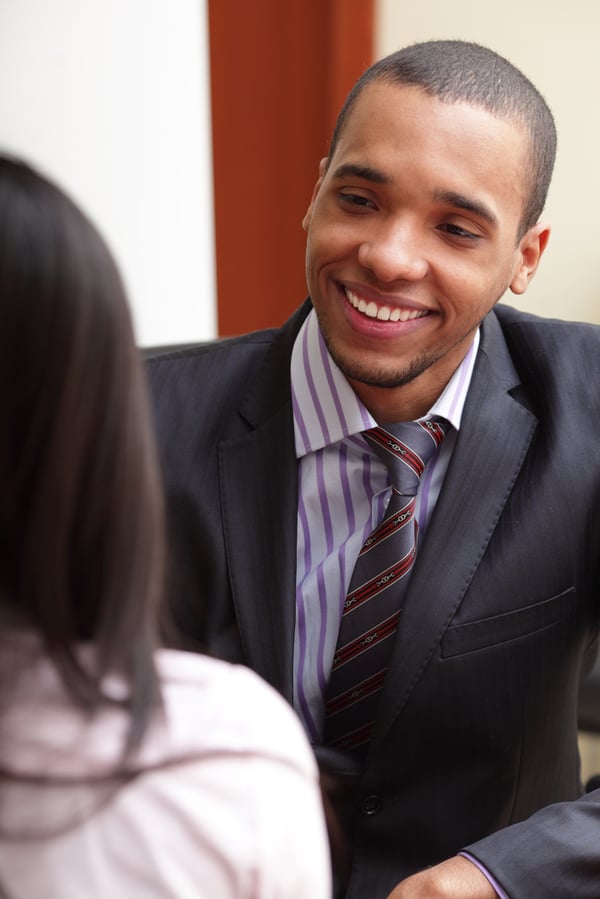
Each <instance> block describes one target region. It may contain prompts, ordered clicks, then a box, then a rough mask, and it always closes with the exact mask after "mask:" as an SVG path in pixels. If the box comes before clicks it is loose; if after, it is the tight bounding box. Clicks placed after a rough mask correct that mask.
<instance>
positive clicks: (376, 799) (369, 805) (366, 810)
mask: <svg viewBox="0 0 600 899" xmlns="http://www.w3.org/2000/svg"><path fill="white" fill-rule="evenodd" d="M381 804H382V803H381V797H380V796H376V795H375V794H373V795H372V796H367V797H366V798H365V799H363V801H362V802H361V805H360V810H361V813H362V814H363V815H365V817H368V818H369V817H371V815H376V814H377V812H379V811H381Z"/></svg>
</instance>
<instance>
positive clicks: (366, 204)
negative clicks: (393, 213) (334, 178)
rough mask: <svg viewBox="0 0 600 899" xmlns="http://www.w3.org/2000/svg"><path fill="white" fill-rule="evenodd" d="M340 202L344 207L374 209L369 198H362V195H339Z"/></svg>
mask: <svg viewBox="0 0 600 899" xmlns="http://www.w3.org/2000/svg"><path fill="white" fill-rule="evenodd" d="M340 200H341V202H342V203H343V204H344V205H346V206H352V207H355V208H356V207H357V208H359V209H374V208H375V204H374V203H373V201H372V200H371V199H369V197H364V196H363V195H362V194H349V193H341V194H340Z"/></svg>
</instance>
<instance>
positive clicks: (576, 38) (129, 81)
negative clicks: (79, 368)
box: [0, 0, 600, 345]
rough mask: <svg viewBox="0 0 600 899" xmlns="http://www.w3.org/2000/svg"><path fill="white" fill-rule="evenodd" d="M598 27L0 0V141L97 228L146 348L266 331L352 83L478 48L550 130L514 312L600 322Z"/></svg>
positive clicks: (373, 8) (218, 3)
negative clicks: (405, 59) (500, 58)
mask: <svg viewBox="0 0 600 899" xmlns="http://www.w3.org/2000/svg"><path fill="white" fill-rule="evenodd" d="M599 30H600V6H599V7H598V8H596V6H595V5H593V4H590V3H589V2H588V0H571V2H570V3H569V4H564V3H559V2H558V0H544V2H542V0H528V2H527V3H526V4H523V3H522V2H521V0H504V2H503V3H502V4H501V5H498V4H497V5H495V6H494V5H492V6H490V5H489V4H480V3H475V2H473V0H464V2H463V3H461V4H459V5H458V6H457V5H456V4H447V3H445V2H441V0H429V2H427V3H426V4H417V3H407V2H402V3H401V2H399V0H253V3H251V4H248V3H246V2H244V0H175V2H173V0H52V3H48V2H47V0H0V146H1V147H2V149H4V150H7V149H8V150H11V151H12V152H15V153H17V154H20V155H23V156H25V157H26V158H28V159H29V160H31V161H32V162H34V163H36V164H37V165H38V166H40V167H41V168H43V169H44V170H45V171H46V172H47V173H48V174H50V175H51V176H52V177H53V178H55V179H57V180H58V181H59V182H60V183H61V184H62V185H63V186H64V187H66V188H67V190H69V191H70V192H71V193H72V194H73V195H74V196H75V198H76V199H77V200H78V201H79V202H80V203H81V204H82V205H83V206H84V208H86V209H87V210H88V212H89V213H90V214H91V216H92V217H93V218H94V220H95V221H96V222H97V223H98V225H99V226H100V228H101V229H102V231H103V233H104V234H105V236H106V237H107V239H108V241H109V243H110V245H111V247H112V248H113V251H114V252H115V254H116V256H117V258H118V261H119V263H120V265H121V268H122V270H123V272H124V275H125V278H126V282H127V286H128V289H129V294H130V297H131V301H132V305H133V309H134V317H135V325H136V331H137V335H138V340H139V342H140V343H141V344H142V345H149V344H165V343H170V342H176V341H193V340H198V339H205V338H208V337H212V336H214V335H216V334H217V333H220V334H233V333H239V332H241V331H246V330H249V329H252V328H258V327H263V326H265V325H277V324H280V323H281V322H283V321H284V320H285V318H286V317H287V316H288V314H289V313H290V312H291V311H292V310H293V309H294V308H295V307H296V306H297V305H298V304H299V302H300V301H301V300H302V299H303V297H304V292H305V287H304V272H303V268H304V262H303V253H304V234H303V232H302V230H301V226H300V220H301V218H302V215H303V212H304V210H305V207H306V205H307V203H308V200H309V197H310V192H311V188H312V185H313V183H314V181H315V179H316V175H317V166H318V162H319V159H320V157H321V156H323V155H324V154H325V153H326V151H327V142H328V138H329V134H330V130H331V125H332V123H333V120H334V118H335V113H336V112H337V109H338V107H339V105H340V104H341V102H342V100H343V98H344V96H345V94H346V92H347V90H348V88H349V87H350V86H351V84H352V82H353V81H354V80H355V78H356V77H357V76H358V74H360V72H361V71H362V70H363V69H364V68H365V67H366V66H367V65H368V64H369V63H370V62H371V61H372V60H373V59H374V58H376V57H378V56H381V55H384V54H386V53H388V52H390V51H391V50H393V49H396V48H398V47H400V46H402V45H404V44H407V43H411V42H413V41H416V40H422V39H427V38H448V37H458V38H464V39H468V40H476V41H479V42H481V43H484V44H487V45H489V46H491V47H493V48H494V49H495V50H497V51H499V52H500V53H502V54H503V55H505V56H507V57H508V58H509V59H510V60H512V61H513V62H514V63H515V64H516V65H518V66H519V67H520V68H522V69H523V70H524V72H525V73H526V74H527V75H528V76H529V77H530V78H531V79H532V81H533V82H534V83H535V84H536V85H537V86H538V87H539V88H540V90H541V91H542V93H543V94H544V95H545V96H546V98H547V100H548V102H549V103H550V106H551V107H552V109H553V111H554V113H555V116H556V119H557V123H558V128H559V156H558V163H557V168H556V174H555V179H554V184H553V187H552V190H551V195H550V199H549V204H548V207H547V214H546V216H545V217H546V218H547V219H548V220H549V221H550V222H551V223H552V225H553V235H552V239H551V243H550V246H549V249H548V251H547V254H546V256H545V258H544V260H543V263H542V267H541V269H540V271H539V273H538V275H537V276H536V279H535V280H534V282H533V284H532V286H531V288H530V289H529V291H528V292H527V294H525V296H524V297H522V298H519V299H518V300H513V299H512V298H511V302H516V303H518V305H519V306H521V307H522V308H527V309H530V310H531V311H535V312H539V313H542V314H547V315H552V316H557V317H560V318H576V319H583V320H588V321H596V322H600V261H599V259H598V256H599V252H598V249H597V247H596V243H595V240H596V238H595V232H596V229H595V211H594V209H595V203H596V202H598V199H599V198H600V167H599V166H598V165H597V158H598V156H599V155H600V104H598V103H597V102H596V96H595V92H596V85H597V84H598V82H599V80H600V58H599V56H598V53H597V50H596V44H597V35H598V33H599ZM211 107H212V111H211ZM217 297H218V300H217Z"/></svg>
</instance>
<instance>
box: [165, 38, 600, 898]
mask: <svg viewBox="0 0 600 899" xmlns="http://www.w3.org/2000/svg"><path fill="white" fill-rule="evenodd" d="M554 153H555V130H554V123H553V121H552V116H551V114H550V112H549V110H548V108H547V106H546V104H545V102H544V100H543V99H542V98H541V96H540V95H539V93H538V92H537V91H536V90H535V88H534V87H533V86H532V85H531V84H530V83H529V82H528V81H527V80H526V79H525V78H524V76H523V75H522V74H521V73H520V72H518V71H517V70H515V69H514V68H513V67H512V66H511V65H510V64H509V63H508V62H506V61H505V60H503V59H502V58H501V57H498V56H497V55H496V54H494V53H493V52H491V51H489V50H487V49H485V48H482V47H479V46H477V45H473V44H468V43H464V42H458V41H447V42H446V41H440V42H429V43H425V44H418V45H415V46H414V47H409V48H406V49H405V50H402V51H399V52H398V53H396V54H392V56H390V57H388V58H386V59H385V60H382V61H380V62H378V63H376V64H375V65H374V66H372V67H371V68H370V69H369V70H367V72H366V73H365V74H364V75H363V76H362V78H361V79H360V80H359V82H358V83H357V85H356V86H355V87H354V89H353V91H352V92H351V93H350V95H349V98H348V100H347V102H346V105H345V106H344V108H343V110H342V112H341V114H340V118H339V120H338V124H337V126H336V130H335V132H334V136H333V140H332V144H331V150H330V153H329V156H328V158H327V159H326V160H323V162H322V163H321V168H320V173H319V178H318V181H317V183H316V186H315V189H314V193H313V196H312V199H311V202H310V205H309V208H308V211H307V214H306V217H305V219H304V227H305V229H306V232H307V280H308V287H309V293H310V300H308V301H307V302H306V303H305V304H304V306H303V307H302V308H301V309H299V310H298V312H297V313H296V314H295V315H294V316H293V317H292V319H291V320H290V321H289V322H288V323H287V324H286V325H284V327H283V328H282V329H280V330H278V331H267V332H258V333H255V334H252V335H247V336H245V337H242V338H236V339H234V340H231V341H223V342H220V343H217V344H215V345H214V346H212V347H208V348H207V347H204V348H200V349H198V350H191V351H182V352H181V353H177V354H174V355H170V356H166V357H162V358H159V359H157V360H155V361H153V362H152V363H151V367H150V377H151V383H152V387H153V390H154V394H155V399H156V407H157V421H158V429H159V436H160V441H161V445H162V453H163V458H164V466H165V477H166V481H167V490H168V499H169V512H170V518H171V522H172V532H173V553H174V566H173V567H174V575H173V606H174V613H175V617H176V620H177V623H178V625H179V627H180V628H181V630H182V631H183V632H184V633H185V634H187V636H188V638H191V641H192V642H191V643H190V645H191V646H192V647H194V648H200V649H201V648H208V649H210V650H211V651H212V652H214V653H216V654H220V655H224V656H226V657H227V658H230V659H233V660H239V661H241V662H243V663H245V664H248V665H250V666H251V667H253V668H254V669H256V670H257V671H258V672H259V673H260V674H261V675H262V676H263V677H265V678H266V679H267V680H269V681H270V682H271V683H272V684H274V685H275V686H276V687H277V688H278V689H279V690H280V691H281V692H282V693H283V694H284V695H285V696H286V697H287V698H288V699H289V700H290V701H291V702H293V704H294V706H295V708H296V710H297V711H298V714H299V715H300V717H301V719H302V721H303V723H304V725H305V727H306V730H307V732H308V734H309V736H310V738H311V740H312V742H313V744H314V745H315V749H316V752H317V755H318V757H319V759H320V761H321V763H322V766H323V771H324V783H325V785H326V788H327V790H328V791H329V793H330V798H331V801H332V802H333V804H334V806H335V808H336V815H337V820H338V823H339V825H340V828H341V830H342V832H343V841H342V842H343V846H344V848H345V850H346V853H347V856H346V860H347V865H346V866H344V863H343V862H344V859H343V858H338V856H336V861H338V862H339V870H338V880H339V887H338V893H339V895H340V896H342V895H345V896H347V897H352V899H355V897H356V899H358V897H360V899H365V897H368V899H384V897H386V896H388V895H389V897H390V899H403V897H411V899H418V897H456V899H488V897H490V899H493V897H496V896H501V897H506V896H508V897H510V899H565V897H567V896H577V897H590V899H592V897H595V899H597V897H598V895H599V888H598V884H599V883H600V792H599V793H592V794H589V795H587V796H584V797H582V798H580V795H581V792H582V791H581V787H580V782H579V773H578V755H577V742H576V702H577V690H578V681H579V678H580V675H581V673H582V671H583V670H584V668H585V666H586V665H587V664H589V660H590V657H591V656H590V653H591V651H592V650H593V648H594V642H595V638H596V636H597V632H598V604H597V602H596V594H597V583H598V581H597V576H598V570H597V569H598V561H597V545H598V536H599V534H600V523H599V516H600V513H599V512H598V492H599V487H600V454H599V453H598V450H597V439H598V438H597V434H596V431H597V429H598V425H597V422H598V421H599V420H600V419H599V415H600V394H599V391H598V389H597V384H598V383H599V378H600V329H597V328H594V327H593V326H589V325H576V324H567V323H562V322H556V321H549V320H544V319H541V318H537V317H535V316H531V315H526V314H524V313H520V312H517V311H515V310H513V309H510V308H509V307H505V306H498V307H497V308H494V307H495V306H496V303H497V301H498V300H499V299H500V297H501V296H502V295H503V294H504V293H505V291H506V290H507V289H509V288H510V290H512V291H513V292H514V293H516V294H520V293H523V291H525V290H526V288H527V286H528V284H529V281H530V280H531V278H532V277H533V276H534V274H535V271H536V269H537V266H538V264H539V261H540V258H541V256H542V254H543V252H544V250H545V247H546V244H547V241H548V236H549V229H548V227H547V226H546V225H545V224H543V223H542V222H541V221H540V220H539V217H540V215H541V213H542V210H543V206H544V201H545V197H546V193H547V189H548V184H549V181H550V177H551V171H552V165H553V160H554ZM415 421H421V424H420V425H419V424H416V425H410V426H409V427H410V428H412V429H413V431H415V430H416V431H419V429H420V432H423V431H427V430H428V429H429V430H430V431H431V432H432V433H433V434H434V435H435V437H436V439H435V447H434V448H430V449H431V452H432V457H431V460H430V461H425V462H424V464H422V465H421V469H422V470H421V471H420V472H419V474H420V478H421V479H420V482H419V487H418V493H417V496H416V518H417V521H418V526H419V533H418V536H415V533H416V532H415V529H414V522H412V523H411V528H412V531H411V534H412V535H413V538H414V540H417V543H416V556H415V547H414V546H413V547H412V548H411V549H410V550H409V551H408V552H407V554H406V557H405V558H404V560H403V567H402V569H401V571H400V576H399V578H398V581H397V582H396V583H394V585H393V586H391V587H390V588H389V589H385V585H384V589H383V591H382V595H383V596H384V597H385V598H386V601H388V600H389V597H392V598H394V602H396V605H397V608H396V609H395V610H393V614H391V615H390V616H389V618H386V619H385V620H386V626H387V623H388V622H389V621H392V622H393V626H392V625H390V627H389V628H388V630H386V631H385V633H384V631H383V630H382V629H381V628H380V629H379V630H377V628H379V624H376V628H375V629H374V630H373V631H372V632H371V631H369V632H368V631H366V630H365V631H364V633H363V636H364V634H368V636H367V638H366V639H365V640H363V641H362V643H361V649H360V654H362V655H363V656H364V659H368V658H369V657H370V654H371V653H372V652H373V649H372V647H371V646H370V645H369V646H368V651H367V645H366V644H367V643H370V641H371V640H372V639H374V637H373V634H375V636H376V640H375V642H376V643H379V645H380V646H381V647H382V648H385V647H387V648H386V652H387V653H388V654H387V656H386V657H385V658H386V661H385V663H382V666H381V670H380V671H379V672H378V674H377V676H376V677H374V678H372V677H370V676H369V677H366V676H365V678H364V680H363V681H361V682H360V688H359V689H355V687H354V682H353V681H352V683H350V686H349V687H348V685H346V687H347V689H346V687H344V688H342V692H340V691H339V688H337V692H336V689H335V688H333V684H334V682H335V679H336V677H337V674H336V672H337V671H338V670H339V669H340V666H341V667H343V666H344V664H346V657H344V655H343V651H345V650H346V649H347V648H348V646H350V645H351V643H350V642H346V643H345V641H344V638H343V632H344V628H345V626H346V622H348V621H349V620H350V619H351V616H352V615H355V611H356V609H355V608H354V606H353V603H355V602H356V598H355V596H354V595H353V598H352V599H350V598H349V597H350V595H351V593H349V595H348V597H346V591H347V590H348V589H349V585H350V588H352V584H353V581H352V578H353V569H354V568H355V564H356V568H357V569H358V567H359V563H360V558H361V556H363V554H364V553H365V551H366V548H367V547H369V542H370V541H372V538H373V535H371V536H369V534H370V532H371V531H372V530H373V528H376V527H377V525H378V522H379V520H380V519H381V518H382V516H384V515H385V509H386V504H387V502H388V499H389V497H390V494H392V500H394V501H395V499H394V497H396V498H397V495H399V496H400V497H401V498H402V494H403V493H404V491H403V490H402V489H397V488H396V486H394V489H393V490H392V487H391V483H390V476H389V475H388V470H387V467H386V465H385V464H384V462H383V461H381V459H382V454H381V453H380V452H378V451H376V450H375V449H374V448H373V443H372V435H373V434H375V435H377V434H379V435H381V434H382V433H383V434H384V437H385V440H386V441H389V444H388V445H389V446H393V447H396V448H398V446H399V447H400V451H399V454H400V455H401V456H403V457H404V458H406V457H407V454H408V456H409V457H411V456H414V453H413V450H412V447H411V445H410V442H409V443H403V442H402V441H403V440H404V437H402V438H397V437H396V434H395V430H396V428H397V426H398V427H399V428H400V429H401V428H402V427H403V426H404V425H405V423H407V422H415ZM403 423H404V424H403ZM375 426H377V429H376V430H375V431H371V430H370V429H372V428H374V427H375ZM381 428H383V431H382V430H381ZM388 429H389V431H388ZM365 431H369V434H367V435H366V436H365V435H364V432H365ZM402 434H404V431H402ZM421 437H422V433H421ZM397 439H398V440H399V441H400V442H399V443H395V441H396V440H397ZM419 458H420V457H419V455H418V453H417V461H419ZM406 492H409V491H406ZM413 493H414V490H413ZM392 500H390V507H391V503H392ZM411 502H412V503H413V504H412V506H411V509H410V511H409V512H406V513H402V515H400V516H399V517H398V518H397V519H396V520H397V521H400V519H402V522H403V523H402V527H404V523H405V522H404V519H406V518H410V519H412V516H413V515H414V514H415V505H414V500H412V499H411ZM408 508H409V507H408V505H407V506H406V509H408ZM406 533H407V534H408V528H407V529H406ZM390 543H391V541H390ZM363 544H364V545H363ZM361 546H362V549H361ZM369 549H370V547H369ZM389 570H390V571H391V572H393V575H394V577H395V576H396V573H397V572H398V571H399V570H400V569H399V568H398V567H397V566H396V567H394V566H392V567H391V568H390V569H389ZM386 578H387V574H386ZM381 583H383V581H381V580H380V581H378V589H379V590H381V587H380V584H381ZM360 604H362V608H363V609H367V610H368V609H369V605H368V604H364V603H363V601H362V598H361V599H360V602H359V605H360ZM344 609H345V610H346V612H349V613H350V614H348V617H346V613H344V614H343V610H344ZM388 611H389V607H388ZM338 641H339V642H338ZM336 644H337V648H336ZM340 647H342V649H343V651H342V649H341V648H340ZM364 659H363V661H364ZM361 664H362V662H361ZM349 667H350V666H349ZM349 667H348V668H347V670H349ZM361 676H362V675H361ZM376 681H377V688H376V689H375V688H374V687H373V689H371V686H369V691H370V695H369V697H368V701H369V702H371V703H372V704H373V703H374V706H373V707H374V712H373V715H371V716H370V717H371V718H372V720H368V722H367V724H366V725H365V726H364V727H363V726H362V723H361V719H360V710H361V708H363V704H364V707H365V708H366V705H367V701H366V699H365V698H364V694H362V693H361V690H362V689H363V685H364V683H367V682H368V683H369V685H371V684H374V683H375V682H376ZM344 691H345V692H344ZM346 696H351V697H352V703H354V704H353V705H351V706H350V717H351V721H352V722H353V724H356V725H357V726H356V727H354V726H352V727H351V732H350V736H348V734H346V733H342V734H341V736H340V735H338V734H336V731H335V721H336V719H335V717H334V716H335V715H336V714H339V712H338V707H337V706H336V703H337V702H338V699H339V698H340V697H342V699H343V700H344V702H345V701H346V700H345V697H346ZM357 696H358V700H357V699H356V697H357ZM355 714H356V715H358V717H356V718H355V717H353V716H354V715H355ZM367 717H368V716H367ZM337 720H338V721H339V719H337ZM365 720H367V719H365ZM359 723H360V726H358V724H359ZM332 734H333V736H332ZM357 734H358V741H356V739H355V738H356V735H357ZM353 740H354V742H352V741H353ZM348 747H349V748H348ZM290 814H293V809H290Z"/></svg>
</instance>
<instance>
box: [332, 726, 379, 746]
mask: <svg viewBox="0 0 600 899" xmlns="http://www.w3.org/2000/svg"><path fill="white" fill-rule="evenodd" d="M374 725H375V722H374V721H369V723H368V724H363V726H362V727H357V728H356V730H352V731H350V733H348V734H345V735H344V736H343V737H338V738H337V740H332V741H331V742H330V743H328V745H329V746H335V747H336V748H337V749H348V750H350V749H356V747H357V746H362V744H363V743H368V742H369V740H370V739H371V734H372V733H373V727H374Z"/></svg>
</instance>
